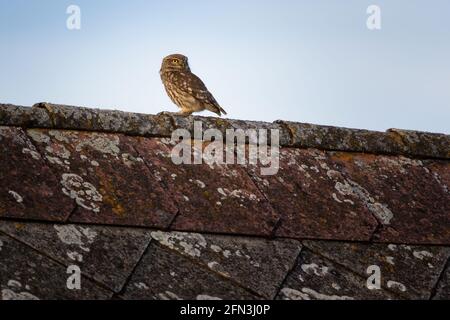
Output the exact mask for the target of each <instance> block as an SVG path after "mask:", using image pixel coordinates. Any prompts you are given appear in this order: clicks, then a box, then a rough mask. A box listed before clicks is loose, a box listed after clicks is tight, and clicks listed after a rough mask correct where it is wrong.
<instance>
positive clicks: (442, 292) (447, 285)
mask: <svg viewBox="0 0 450 320" xmlns="http://www.w3.org/2000/svg"><path fill="white" fill-rule="evenodd" d="M433 299H434V300H450V263H447V267H446V268H445V270H444V271H443V272H442V275H441V279H440V280H439V282H438V284H437V285H436V292H435V295H434V296H433Z"/></svg>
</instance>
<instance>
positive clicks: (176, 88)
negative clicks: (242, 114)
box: [159, 54, 227, 116]
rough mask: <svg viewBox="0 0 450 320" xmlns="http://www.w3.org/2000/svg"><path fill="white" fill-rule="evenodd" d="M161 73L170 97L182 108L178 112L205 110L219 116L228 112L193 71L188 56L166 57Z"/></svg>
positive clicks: (190, 112) (184, 113)
mask: <svg viewBox="0 0 450 320" xmlns="http://www.w3.org/2000/svg"><path fill="white" fill-rule="evenodd" d="M159 73H160V75H161V80H162V82H163V84H164V87H165V89H166V92H167V94H168V95H169V97H170V99H171V100H172V101H173V103H175V104H176V105H177V106H178V107H179V108H180V109H181V111H180V112H178V113H176V114H178V115H183V116H189V115H191V114H192V113H193V112H198V111H203V110H209V111H211V112H214V113H216V114H217V115H219V116H221V115H222V113H223V114H227V113H226V112H225V110H223V109H222V107H221V106H220V105H219V104H218V103H217V101H216V99H214V97H213V95H212V94H211V93H210V92H209V91H208V89H207V88H206V86H205V84H204V83H203V81H202V80H200V78H199V77H197V76H196V75H195V74H193V73H192V72H191V69H190V68H189V63H188V58H187V57H185V56H183V55H181V54H172V55H170V56H167V57H165V58H164V60H163V62H162V66H161V70H160V72H159Z"/></svg>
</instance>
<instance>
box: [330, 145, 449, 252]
mask: <svg viewBox="0 0 450 320" xmlns="http://www.w3.org/2000/svg"><path fill="white" fill-rule="evenodd" d="M332 159H333V160H334V161H335V162H337V163H338V164H339V166H340V168H341V169H340V171H341V172H343V173H345V174H347V175H348V176H349V177H350V179H351V180H349V188H348V189H350V188H351V189H350V190H347V188H346V189H344V190H342V191H344V193H354V192H357V193H359V191H358V190H355V187H354V185H360V186H362V187H363V188H364V190H366V191H364V193H365V194H366V195H365V196H367V197H368V199H369V200H370V199H373V200H374V202H373V209H374V211H373V213H374V214H375V216H376V217H377V219H378V220H379V221H380V223H381V225H382V228H381V229H380V230H379V231H378V233H377V236H376V238H375V239H377V240H379V241H383V242H388V241H391V242H398V243H405V242H406V243H430V244H447V243H449V242H450V214H449V213H450V193H449V192H448V190H445V188H444V186H443V185H442V184H441V183H440V181H439V179H436V177H435V176H434V175H433V174H432V173H431V172H430V170H429V169H428V168H427V167H426V166H425V165H424V163H423V162H422V161H421V160H417V159H410V158H406V157H402V156H395V157H394V156H381V155H378V156H375V155H367V154H350V153H342V152H337V153H333V154H332ZM363 196H364V195H363Z"/></svg>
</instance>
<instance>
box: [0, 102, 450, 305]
mask: <svg viewBox="0 0 450 320" xmlns="http://www.w3.org/2000/svg"><path fill="white" fill-rule="evenodd" d="M196 121H198V122H196ZM199 123H201V126H202V129H203V132H202V133H203V134H205V135H208V134H211V133H212V132H213V131H211V130H209V131H205V130H208V129H218V131H217V132H218V133H219V134H218V135H217V136H216V137H214V138H216V139H219V140H220V139H222V138H224V137H225V136H226V133H227V130H228V129H231V128H232V129H241V130H240V131H244V132H245V130H258V129H266V130H267V129H269V130H270V129H275V130H278V131H279V133H280V143H281V145H282V146H285V147H283V148H281V153H280V157H279V160H280V162H279V165H280V167H279V168H278V169H279V170H278V171H277V167H276V165H277V159H278V158H277V157H275V158H272V159H270V160H272V161H269V164H267V163H264V161H261V157H259V159H258V160H259V163H257V164H255V163H253V161H250V160H255V159H256V157H255V155H256V153H252V152H249V151H251V150H253V151H254V150H255V149H252V148H254V147H255V146H256V143H257V142H259V141H256V139H255V138H254V137H253V136H251V135H248V133H249V132H250V131H248V132H247V137H245V138H244V140H245V142H246V146H245V147H244V148H243V150H245V151H247V153H246V158H248V156H250V159H245V161H244V163H239V164H234V165H224V164H213V163H212V162H211V160H213V159H215V158H216V157H217V158H221V159H222V160H223V158H224V156H226V152H225V151H230V152H229V155H232V156H233V160H236V159H235V156H236V154H237V153H238V151H237V150H229V149H225V150H224V149H223V146H220V148H218V146H217V145H216V144H215V143H214V142H205V143H201V142H200V140H199V139H201V138H202V137H195V136H194V135H193V134H194V132H196V130H194V129H195V127H194V125H195V126H198V125H199ZM2 125H5V126H6V127H1V126H2ZM69 129H70V130H69ZM175 129H184V130H183V131H177V134H180V133H183V134H185V133H187V136H186V137H185V138H184V139H183V143H182V144H178V143H177V142H175V141H171V139H169V138H170V137H171V135H172V132H173V131H174V130H175ZM261 133H262V132H261ZM268 138H269V142H270V143H273V144H274V142H275V141H270V139H271V137H270V135H269V137H268ZM205 139H206V140H209V138H208V137H205ZM215 141H217V140H215ZM191 142H194V146H193V147H191ZM449 145H450V136H448V135H443V134H433V133H426V132H415V131H404V130H396V129H391V130H389V131H388V132H386V133H383V132H374V131H367V130H357V129H347V128H336V127H329V126H317V125H311V124H302V123H293V122H286V121H278V122H275V123H266V122H258V121H242V120H232V119H223V118H214V117H198V116H191V117H181V116H176V115H167V114H164V115H157V116H153V115H144V114H136V113H127V112H121V111H113V110H99V109H89V108H77V107H70V106H63V105H53V104H47V103H41V104H38V105H36V106H34V107H33V108H26V107H20V106H13V105H0V181H1V182H2V183H1V184H0V299H16V300H17V299H36V298H40V299H110V298H113V299H200V300H204V299H216V298H221V299H267V298H269V299H272V298H275V297H276V298H278V299H449V295H450V294H449V292H450V289H449V281H450V280H449V279H450V273H449V269H450V267H449V256H450V192H449V186H450V162H449V159H450V154H449V152H450V147H449ZM183 146H184V147H185V148H184V149H183V152H184V153H185V154H186V155H187V154H188V153H190V155H191V157H190V158H191V160H193V159H192V158H193V157H194V158H196V159H197V160H198V159H200V160H201V164H195V162H193V163H191V164H186V163H182V164H179V163H177V162H176V159H172V157H171V154H172V152H173V153H174V154H178V155H181V154H180V152H178V151H180V149H181V147H183ZM286 146H288V147H286ZM260 151H261V150H260ZM361 152H362V153H361ZM277 153H278V151H275V153H274V155H275V156H277V155H278V154H277ZM258 155H261V154H258ZM174 161H175V162H174ZM261 162H262V163H261ZM268 168H272V169H274V170H273V171H272V172H269V173H273V175H264V173H268V171H267V169H268ZM269 171H270V170H269ZM36 220H39V221H36ZM38 222H39V223H38ZM180 231H184V232H180ZM306 239H309V240H306ZM320 239H322V241H319V240H320ZM324 240H325V241H324ZM301 241H302V242H301ZM74 265H77V266H80V267H81V272H82V290H81V291H72V290H68V289H67V285H66V284H67V283H66V282H67V279H68V277H69V274H68V273H67V269H68V266H72V267H73V266H74ZM369 266H370V267H371V268H373V267H376V266H378V267H379V268H380V272H381V288H380V289H379V290H376V289H375V290H370V289H368V287H367V280H368V278H369V276H370V275H371V274H368V273H367V272H368V270H367V268H368V267H369ZM113 293H114V294H113Z"/></svg>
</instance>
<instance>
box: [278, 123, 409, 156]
mask: <svg viewBox="0 0 450 320" xmlns="http://www.w3.org/2000/svg"><path fill="white" fill-rule="evenodd" d="M277 123H279V124H281V125H283V126H284V127H285V128H286V129H287V130H288V131H289V132H290V133H291V136H292V139H291V143H290V145H289V146H291V147H303V148H320V149H324V150H342V151H353V152H371V153H388V154H391V153H392V154H399V153H400V154H401V153H403V152H405V151H406V150H407V147H406V146H404V145H403V143H402V140H401V139H400V138H399V137H398V136H397V135H396V134H393V133H390V132H388V133H384V132H377V131H368V130H360V129H349V128H339V127H331V126H320V125H314V124H309V123H298V122H289V121H277Z"/></svg>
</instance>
